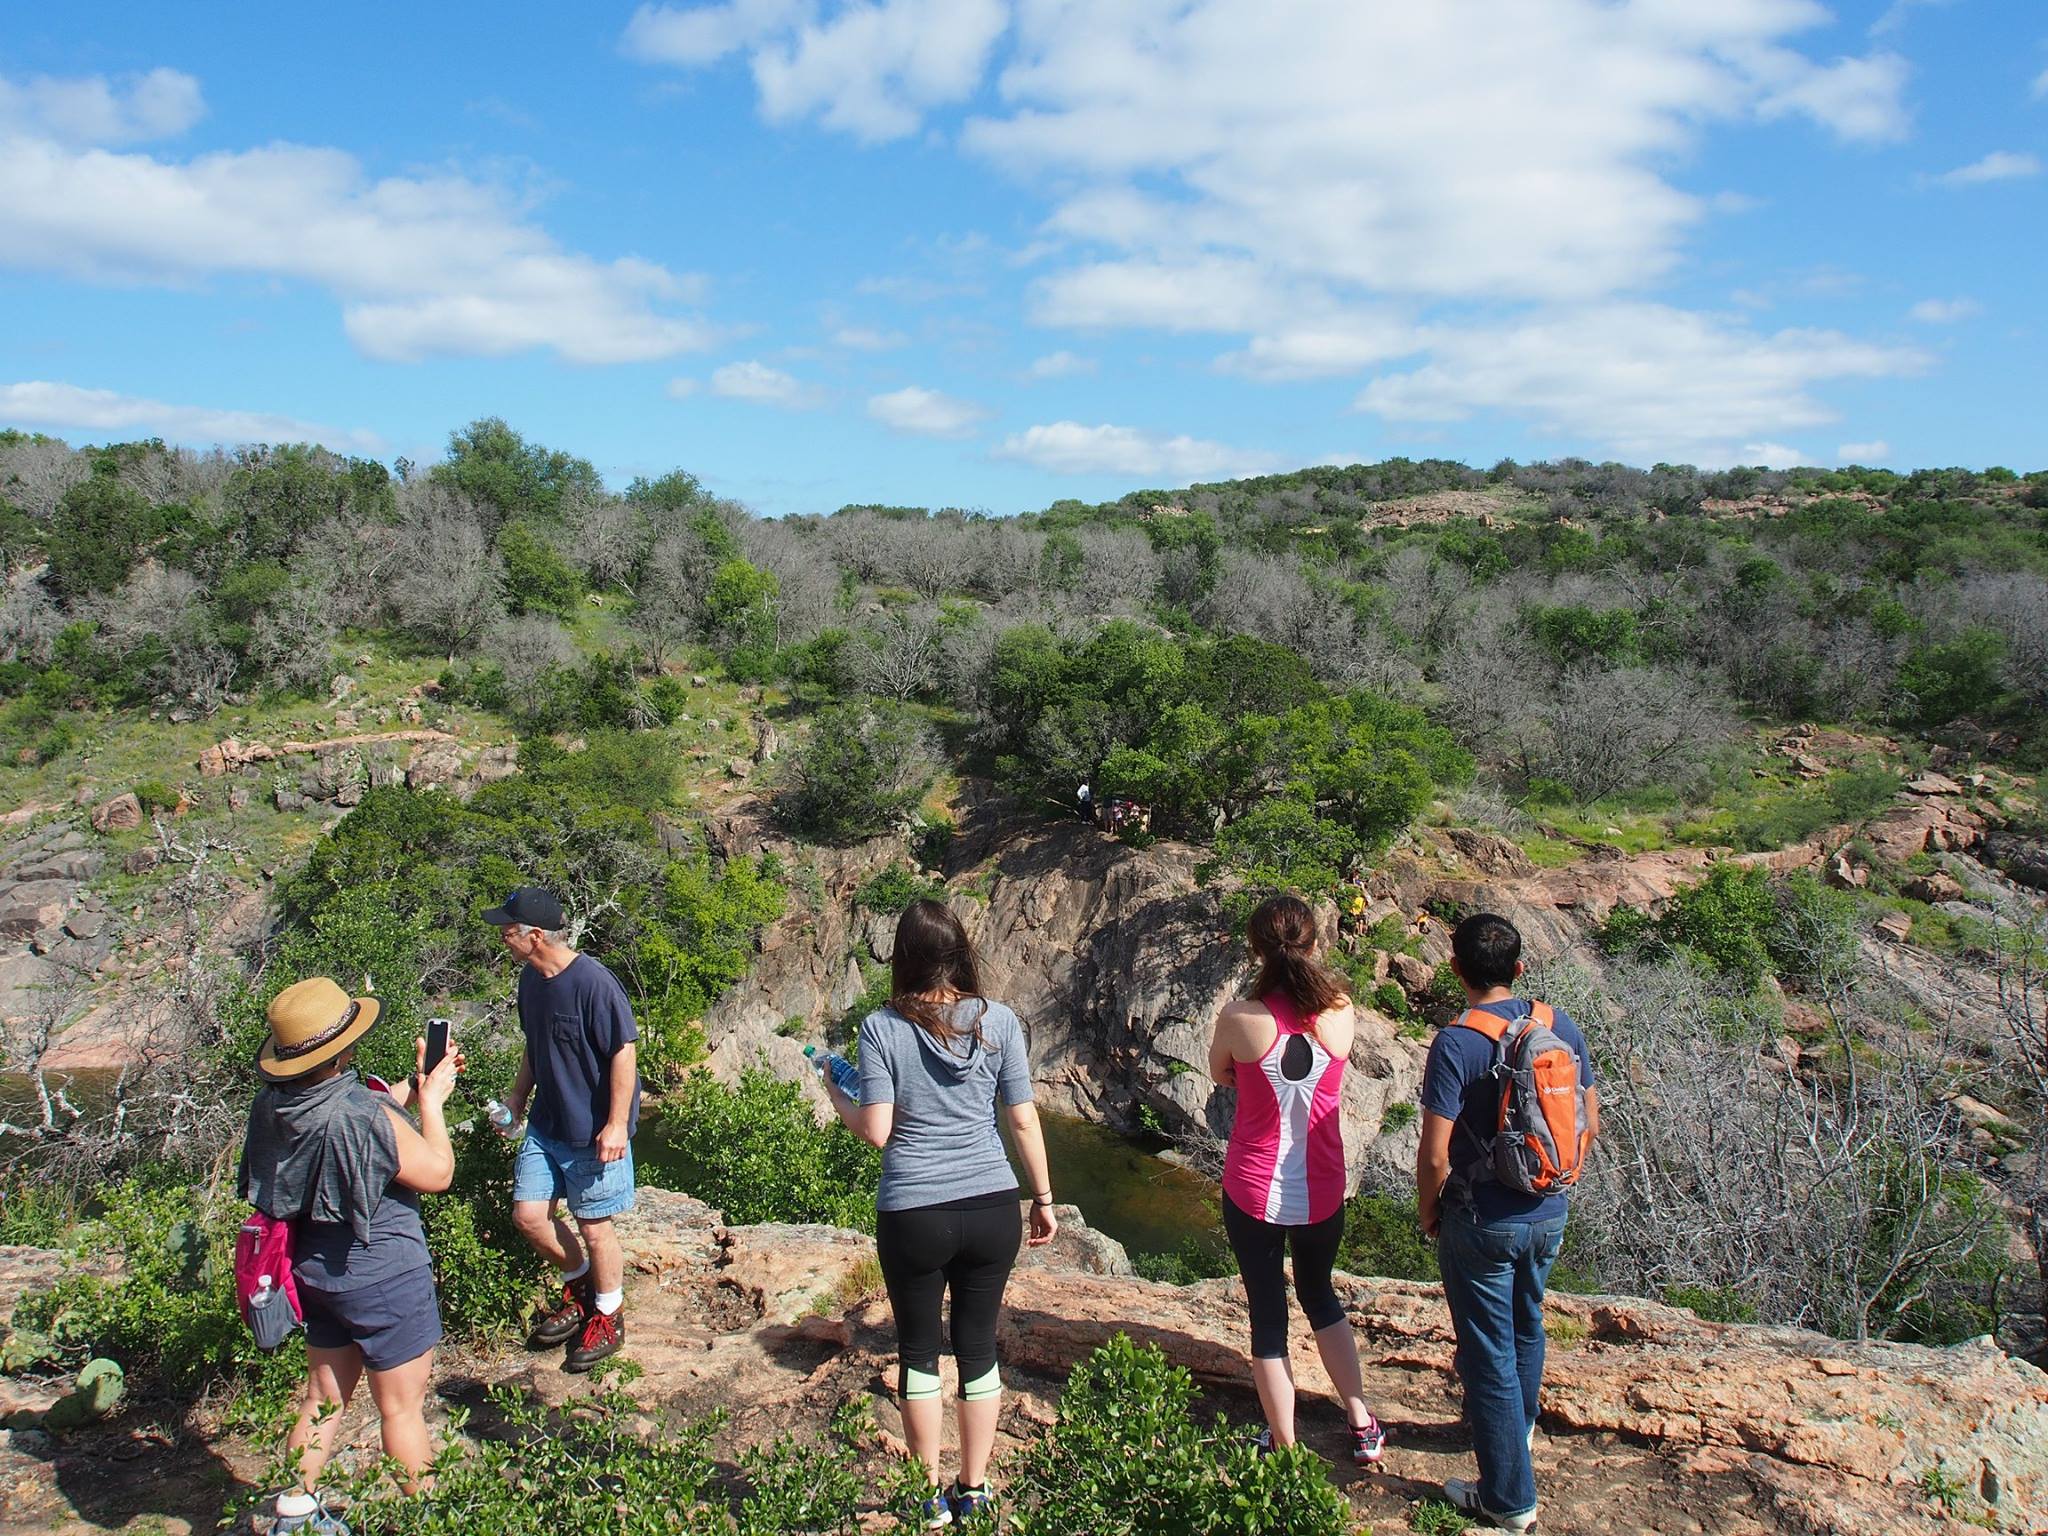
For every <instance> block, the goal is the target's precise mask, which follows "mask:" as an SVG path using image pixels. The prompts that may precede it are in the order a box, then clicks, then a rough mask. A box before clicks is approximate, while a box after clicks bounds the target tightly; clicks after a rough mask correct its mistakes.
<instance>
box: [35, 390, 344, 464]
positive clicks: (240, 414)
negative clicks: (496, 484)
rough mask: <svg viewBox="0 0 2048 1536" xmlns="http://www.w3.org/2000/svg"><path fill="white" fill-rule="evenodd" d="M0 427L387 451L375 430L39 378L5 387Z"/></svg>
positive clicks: (207, 442)
mask: <svg viewBox="0 0 2048 1536" xmlns="http://www.w3.org/2000/svg"><path fill="white" fill-rule="evenodd" d="M0 424H4V425H7V426H15V427H35V428H39V429H40V428H50V427H55V428H59V429H64V428H70V429H73V430H76V431H81V432H89V433H105V434H108V435H109V436H123V435H125V436H129V437H135V436H146V437H161V438H164V439H165V440H167V441H169V442H173V443H188V444H192V445H195V446H198V447H211V446H213V445H214V444H216V443H220V444H228V445H233V444H238V443H324V444H325V445H326V446H328V447H329V448H354V449H361V450H365V451H370V452H375V451H378V450H380V449H381V448H382V447H383V442H382V439H380V438H379V437H378V436H377V435H376V434H375V433H373V432H363V431H352V430H346V429H338V428H335V427H323V426H320V425H317V424H316V423H314V422H310V421H300V420H298V419H297V418H295V417H291V416H278V415H272V414H270V413H267V412H263V411H234V410H217V409H215V408H213V407H211V406H203V405H171V404H167V403H166V402H164V401H162V400H150V399H145V398H144V397H142V396H140V395H123V394H117V393H116V392H115V391H113V390H111V389H83V388H80V387H79V386H78V385H76V384H54V383H50V382H48V381H46V380H41V379H36V380H30V381H26V382H23V383H20V384H0Z"/></svg>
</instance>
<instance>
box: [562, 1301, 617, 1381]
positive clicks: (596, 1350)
mask: <svg viewBox="0 0 2048 1536" xmlns="http://www.w3.org/2000/svg"><path fill="white" fill-rule="evenodd" d="M625 1342H626V1312H625V1309H624V1308H623V1307H621V1308H620V1309H619V1310H618V1311H616V1312H592V1313H591V1314H590V1317H589V1319H588V1321H586V1322H585V1323H584V1325H583V1337H582V1338H580V1339H578V1340H577V1341H576V1343H575V1346H574V1347H573V1348H571V1349H570V1351H569V1355H568V1358H567V1359H565V1360H564V1361H563V1362H562V1369H563V1370H565V1371H569V1372H572V1373H574V1374H577V1375H581V1374H582V1373H583V1372H584V1371H587V1370H589V1369H590V1368H591V1367H592V1366H593V1365H595V1364H597V1362H598V1361H600V1360H603V1359H605V1358H607V1357H608V1356H611V1355H616V1354H617V1353H618V1352H619V1346H620V1345H622V1344H624V1343H625Z"/></svg>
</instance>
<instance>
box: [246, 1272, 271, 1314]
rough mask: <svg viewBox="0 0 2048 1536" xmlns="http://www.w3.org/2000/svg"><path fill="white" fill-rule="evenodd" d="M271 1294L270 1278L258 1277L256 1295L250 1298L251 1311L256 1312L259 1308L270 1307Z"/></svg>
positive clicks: (265, 1276)
mask: <svg viewBox="0 0 2048 1536" xmlns="http://www.w3.org/2000/svg"><path fill="white" fill-rule="evenodd" d="M270 1294H271V1284H270V1276H268V1275H258V1276H257V1277H256V1294H255V1295H254V1296H251V1297H250V1298H249V1308H250V1310H251V1311H254V1310H255V1309H256V1308H258V1307H263V1306H268V1305H269V1304H270Z"/></svg>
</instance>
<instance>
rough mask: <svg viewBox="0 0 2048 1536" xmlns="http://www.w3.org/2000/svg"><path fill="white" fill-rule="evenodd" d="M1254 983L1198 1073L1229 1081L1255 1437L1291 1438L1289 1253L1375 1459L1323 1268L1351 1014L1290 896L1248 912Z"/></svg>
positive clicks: (1361, 1455) (1354, 1358)
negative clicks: (1260, 1429)
mask: <svg viewBox="0 0 2048 1536" xmlns="http://www.w3.org/2000/svg"><path fill="white" fill-rule="evenodd" d="M1250 939H1251V949H1252V955H1253V957H1254V958H1255V959H1257V960H1258V962H1259V979H1258V984H1257V986H1256V987H1255V988H1254V989H1253V991H1254V996H1253V997H1252V998H1244V999H1240V1000H1238V1001H1237V1002H1234V1003H1232V1004H1230V1006H1229V1007H1227V1008H1225V1009H1224V1010H1223V1014H1222V1017H1221V1018H1219V1019H1218V1020H1217V1023H1216V1036H1215V1039H1214V1040H1213V1041H1212V1042H1211V1043H1210V1046H1209V1074H1210V1076H1212V1077H1213V1078H1215V1080H1216V1081H1217V1082H1218V1083H1221V1084H1222V1085H1223V1086H1224V1087H1226V1088H1235V1089H1236V1090H1237V1116H1236V1119H1235V1120H1234V1121H1233V1122H1232V1124H1231V1128H1230V1147H1229V1150H1228V1152H1227V1153H1226V1154H1225V1156H1224V1160H1223V1227H1224V1231H1225V1232H1226V1233H1227V1234H1228V1236H1229V1238H1230V1246H1231V1249H1232V1251H1234V1252H1235V1253H1236V1255H1237V1267H1238V1272H1239V1273H1240V1274H1241V1275H1242V1276H1243V1277H1244V1289H1245V1300H1246V1303H1247V1305H1248V1309H1249V1311H1250V1313H1251V1326H1252V1380H1253V1382H1254V1384H1255V1385H1256V1386H1257V1387H1258V1390H1259V1404H1260V1406H1261V1407H1262V1408H1264V1409H1265V1413H1266V1426H1267V1427H1266V1433H1265V1435H1264V1436H1263V1437H1262V1441H1261V1443H1262V1444H1266V1445H1292V1444H1293V1443H1294V1375H1293V1372H1292V1370H1291V1369H1290V1367H1289V1365H1288V1357H1287V1277H1286V1268H1285V1265H1286V1259H1287V1256H1288V1254H1289V1253H1290V1252H1292V1254H1293V1257H1294V1291H1295V1294H1296V1295H1297V1296H1298V1297H1300V1298H1301V1306H1302V1311H1303V1312H1304V1313H1305V1314H1307V1317H1308V1321H1309V1326H1310V1327H1311V1328H1312V1329H1314V1331H1315V1340H1316V1349H1317V1351H1318V1353H1320V1354H1321V1356H1322V1360H1323V1368H1324V1369H1325V1370H1326V1371H1328V1372H1329V1375H1330V1381H1331V1383H1332V1384H1333V1385H1334V1386H1335V1387H1336V1389H1337V1394H1338V1396H1339V1397H1341V1398H1342V1399H1343V1400H1344V1413H1345V1419H1346V1420H1347V1422H1348V1423H1349V1424H1350V1426H1351V1454H1352V1459H1353V1460H1354V1461H1356V1462H1358V1463H1360V1464H1361V1465H1370V1464H1371V1463H1373V1462H1376V1461H1378V1460H1379V1459H1380V1454H1381V1452H1382V1451H1383V1450H1384V1448H1385V1446H1386V1435H1385V1433H1384V1431H1382V1430H1381V1428H1380V1426H1379V1422H1378V1420H1376V1419H1375V1418H1374V1417H1373V1415H1372V1411H1371V1410H1370V1409H1369V1408H1367V1407H1366V1405H1365V1395H1364V1381H1363V1377H1362V1375H1361V1373H1360V1371H1359V1366H1358V1341H1357V1340H1356V1339H1355V1338H1353V1337H1352V1333H1351V1324H1350V1322H1349V1321H1348V1320H1347V1319H1346V1317H1345V1315H1344V1305H1343V1303H1342V1302H1341V1301H1339V1300H1338V1299H1337V1290H1336V1287H1335V1285H1333V1284H1332V1283H1331V1279H1330V1273H1331V1270H1332V1269H1333V1268H1334V1267H1335V1265H1336V1261H1337V1247H1338V1244H1339V1243H1340V1242H1342V1240H1343V1237H1344V1197H1345V1194H1346V1192H1347V1184H1348V1180H1347V1179H1346V1177H1345V1170H1344V1125H1343V1112H1342V1109H1341V1094H1342V1090H1343V1084H1344V1063H1345V1058H1346V1057H1347V1056H1349V1055H1350V1052H1351V1037H1352V1033H1353V1031H1354V1029H1355V1028H1356V1024H1357V1020H1356V1015H1355V1014H1354V1012H1353V1010H1352V1007H1351V999H1350V997H1349V996H1348V995H1346V992H1345V987H1344V982H1343V979H1342V978H1341V977H1339V976H1338V975H1337V974H1336V973H1335V972H1333V971H1331V970H1330V969H1329V968H1328V967H1327V966H1325V965H1323V964H1322V963H1321V962H1320V961H1319V960H1318V959H1317V958H1316V942H1317V935H1316V923H1315V915H1314V914H1313V913H1312V912H1310V911H1309V909H1308V905H1307V903H1306V902H1303V901H1302V900H1301V899H1300V898H1298V897H1294V896H1275V897H1273V898H1272V899H1270V900H1268V901H1266V902H1265V903H1263V904H1262V905H1261V906H1260V907H1259V909H1258V910H1257V911H1256V912H1254V913H1253V914H1252V920H1251V928H1250Z"/></svg>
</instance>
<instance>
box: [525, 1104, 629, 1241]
mask: <svg viewBox="0 0 2048 1536" xmlns="http://www.w3.org/2000/svg"><path fill="white" fill-rule="evenodd" d="M512 1198H513V1199H514V1200H515V1201H521V1200H562V1199H566V1200H567V1201H568V1202H569V1214H570V1215H571V1216H574V1217H576V1218H577V1219H578V1220H581V1221H602V1220H603V1219H604V1218H605V1217H607V1216H616V1215H618V1214H619V1212H621V1211H629V1210H631V1209H632V1208H633V1144H632V1143H631V1142H630V1141H629V1142H627V1143H626V1155H625V1156H624V1157H622V1158H620V1159H619V1160H618V1161H617V1162H615V1163H607V1162H603V1161H601V1160H600V1159H599V1158H598V1155H597V1147H596V1144H595V1143H593V1144H592V1145H590V1146H587V1147H572V1146H570V1145H569V1144H568V1143H567V1142H563V1141H556V1140H555V1139H554V1138H553V1137H552V1136H543V1135H542V1134H541V1133H540V1132H539V1131H536V1130H534V1129H533V1128H532V1127H531V1126H528V1127H527V1130H526V1139H525V1140H524V1141H522V1142H521V1143H520V1144H519V1156H518V1158H517V1159H516V1160H515V1161H514V1163H513V1165H512Z"/></svg>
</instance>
